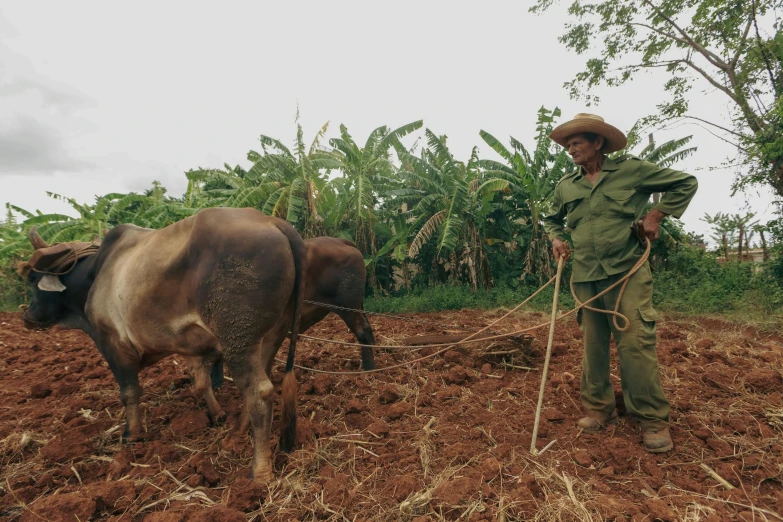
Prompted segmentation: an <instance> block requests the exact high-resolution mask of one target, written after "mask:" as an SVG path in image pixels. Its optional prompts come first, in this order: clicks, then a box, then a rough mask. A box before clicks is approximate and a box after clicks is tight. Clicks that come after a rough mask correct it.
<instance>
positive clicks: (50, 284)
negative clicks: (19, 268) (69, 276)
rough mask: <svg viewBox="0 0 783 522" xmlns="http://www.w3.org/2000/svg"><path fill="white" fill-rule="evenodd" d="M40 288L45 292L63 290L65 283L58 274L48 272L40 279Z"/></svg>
mask: <svg viewBox="0 0 783 522" xmlns="http://www.w3.org/2000/svg"><path fill="white" fill-rule="evenodd" d="M38 288H39V289H41V290H43V291H44V292H62V291H63V290H65V285H64V284H63V283H62V281H60V278H59V277H58V276H56V275H50V274H47V275H45V276H43V277H42V278H41V280H40V281H38Z"/></svg>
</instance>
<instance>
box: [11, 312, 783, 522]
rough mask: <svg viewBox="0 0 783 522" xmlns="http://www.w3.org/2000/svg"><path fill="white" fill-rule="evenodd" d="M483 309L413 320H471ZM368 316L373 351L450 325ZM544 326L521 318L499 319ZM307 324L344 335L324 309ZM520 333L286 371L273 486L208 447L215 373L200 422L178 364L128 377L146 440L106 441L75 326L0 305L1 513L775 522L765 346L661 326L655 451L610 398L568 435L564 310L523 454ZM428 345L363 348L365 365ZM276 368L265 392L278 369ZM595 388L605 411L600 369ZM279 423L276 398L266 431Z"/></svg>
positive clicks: (213, 434) (328, 334)
mask: <svg viewBox="0 0 783 522" xmlns="http://www.w3.org/2000/svg"><path fill="white" fill-rule="evenodd" d="M497 317H499V312H476V311H461V312H449V313H441V314H421V315H419V316H418V318H420V319H428V320H433V321H436V322H438V323H444V322H448V323H459V324H460V325H462V326H464V328H466V329H467V330H470V331H475V330H477V329H478V328H480V327H481V326H484V325H486V324H488V323H489V322H491V321H492V320H494V319H495V318H497ZM370 319H371V322H372V324H373V327H374V329H375V334H376V339H377V340H378V342H379V343H383V344H394V343H395V342H398V341H399V340H401V339H403V338H404V337H408V336H412V335H420V334H454V333H459V332H457V331H448V330H443V329H442V327H427V326H422V325H417V324H411V323H407V322H401V321H397V320H394V319H389V318H377V317H371V318H370ZM542 319H543V320H544V321H545V320H546V318H545V317H544V316H542V315H541V314H524V315H520V316H517V317H515V318H514V320H513V321H511V323H510V324H509V327H510V326H511V325H513V326H514V327H519V326H523V325H532V324H536V323H538V322H541V321H542ZM308 334H310V335H313V336H318V337H325V338H334V339H338V340H344V341H353V338H352V336H351V334H350V332H348V330H347V329H346V328H345V326H344V325H343V323H342V322H341V321H340V320H339V319H338V318H336V317H335V316H330V317H328V318H327V319H326V320H324V321H323V322H322V323H321V324H319V325H317V326H316V327H315V328H313V330H311V331H310V332H308ZM535 334H536V335H537V340H536V341H535V342H534V343H533V345H532V347H531V348H530V349H527V350H526V352H525V354H524V356H519V355H517V356H514V359H513V360H512V361H511V363H512V364H513V365H514V367H512V366H509V365H506V364H503V361H502V360H501V359H500V358H499V357H501V356H498V355H488V354H487V352H492V351H495V352H497V351H504V348H503V346H502V345H501V346H500V347H487V346H483V347H480V346H475V347H473V348H469V349H467V348H459V349H454V350H451V351H450V352H448V353H446V354H444V355H442V356H437V357H435V358H432V359H429V360H427V361H424V362H421V363H418V364H416V365H415V366H414V367H413V368H404V369H401V370H393V371H389V372H381V373H376V374H372V375H358V376H334V375H323V374H314V373H311V372H307V371H301V370H297V378H298V382H299V403H298V436H297V440H298V449H297V450H296V451H295V452H293V453H292V454H290V455H288V456H285V455H277V458H276V465H275V477H276V478H275V480H274V481H273V482H272V483H270V484H269V485H268V486H258V485H254V484H253V483H252V482H250V481H249V480H248V478H247V474H248V472H249V469H250V440H249V438H248V440H247V445H246V447H245V448H244V449H242V450H241V452H240V453H239V454H237V453H233V452H227V451H223V450H220V449H219V446H218V444H217V441H218V439H219V438H221V437H222V436H223V435H224V434H225V433H226V431H227V429H228V427H229V426H230V425H232V424H233V422H234V421H235V419H236V415H237V413H238V407H239V405H240V402H239V399H238V394H237V391H236V388H235V387H234V385H233V383H232V382H231V381H230V380H227V381H226V383H225V384H224V386H223V387H222V388H221V389H220V390H219V391H218V393H217V396H218V399H219V400H220V401H221V403H222V405H223V406H224V408H225V409H226V411H227V412H228V413H229V421H228V423H227V426H217V427H214V426H210V425H209V422H208V418H207V416H206V413H205V411H206V410H205V406H204V404H203V400H202V399H201V398H200V397H199V398H196V397H194V396H193V393H192V390H191V385H190V380H189V377H188V374H187V370H186V367H185V365H184V362H183V361H182V360H181V359H179V358H178V357H170V358H167V359H164V360H163V361H161V362H159V363H158V364H157V365H155V366H153V367H152V368H149V369H146V370H144V371H143V372H142V374H141V384H142V387H143V390H144V395H143V402H142V411H143V422H144V427H145V429H146V438H147V440H146V441H144V442H139V443H135V444H132V445H122V444H121V443H120V442H119V437H120V433H121V432H122V429H123V424H124V419H123V416H124V412H123V408H122V405H121V404H120V402H119V397H118V387H117V384H116V383H115V381H114V378H113V377H112V375H111V373H110V372H109V369H108V367H107V365H106V364H105V362H104V361H103V359H102V357H101V356H100V354H99V353H98V351H97V349H96V348H95V346H94V345H93V343H92V342H91V341H90V340H89V338H88V337H87V336H86V335H83V334H82V333H81V332H78V331H59V330H51V331H47V332H33V331H28V330H26V329H25V328H24V327H23V325H22V322H21V318H20V316H19V314H12V313H5V314H0V371H1V372H2V380H0V520H22V521H39V520H55V521H57V520H68V521H75V520H80V521H82V522H86V521H87V520H116V521H121V520H122V521H141V520H145V521H196V520H214V521H234V520H237V521H239V520H276V521H277V520H279V521H283V520H299V521H304V520H356V521H359V520H389V521H391V520H416V521H426V520H441V519H449V520H452V519H457V518H461V519H463V520H498V519H501V518H502V519H505V520H531V519H537V520H584V519H589V518H592V519H593V520H604V519H609V520H611V519H615V520H628V519H630V520H634V521H641V520H654V519H659V520H716V521H717V520H774V519H779V520H782V519H781V518H780V516H781V514H783V487H782V483H783V377H782V376H783V339H781V338H780V337H779V336H774V335H771V334H765V333H759V332H757V331H756V330H754V329H753V328H749V327H747V326H737V325H732V324H729V323H725V322H722V321H720V320H717V319H707V318H704V319H681V320H672V319H669V320H664V321H661V322H660V324H659V358H660V363H661V377H662V381H663V383H664V387H665V389H666V392H667V394H668V397H669V399H670V400H671V402H672V406H673V408H672V421H673V426H672V436H673V439H674V443H675V449H674V451H673V452H671V453H668V454H663V455H657V456H656V455H650V454H647V453H646V452H644V451H643V449H642V447H641V435H640V431H639V428H638V427H637V426H635V425H634V423H632V422H631V421H630V420H629V419H628V418H627V417H625V416H624V415H623V411H622V407H621V421H620V424H619V426H617V427H616V428H613V429H610V430H608V431H607V432H605V433H601V434H598V435H588V434H585V433H580V432H579V431H578V430H577V429H576V427H575V421H576V420H577V419H578V418H579V416H580V410H579V407H578V404H579V376H580V375H581V370H580V360H581V334H580V332H579V330H578V328H577V326H576V324H575V321H573V320H572V319H568V320H565V321H564V322H563V323H562V324H560V325H559V326H558V328H557V330H556V339H555V350H554V353H555V356H554V357H553V359H552V364H551V366H550V370H549V376H548V385H547V387H546V396H545V408H544V413H543V415H542V421H541V425H540V430H539V436H538V448H539V449H540V448H544V447H545V446H547V445H548V444H549V443H550V442H551V441H556V442H554V444H553V445H552V446H551V447H550V448H549V449H548V450H547V451H546V452H545V453H544V454H542V455H540V456H537V457H533V456H531V455H530V453H529V447H530V440H531V432H532V429H533V420H534V412H535V406H536V401H537V397H538V389H539V384H540V375H541V374H540V368H541V367H542V365H543V351H544V347H545V344H546V334H547V332H546V329H542V330H539V331H537V332H535ZM299 346H300V348H299V351H298V354H297V361H298V363H300V364H302V365H304V366H312V367H315V368H318V369H322V370H357V369H358V368H359V351H358V349H354V348H351V347H340V346H335V345H327V344H324V343H320V342H314V341H305V340H303V341H302V342H301V344H300V345H299ZM286 347H287V343H286V344H284V345H283V348H282V351H284V350H286ZM431 352H432V350H431V349H430V351H428V350H427V349H424V350H423V351H410V350H394V351H391V350H390V351H379V352H378V353H377V355H376V362H377V365H378V366H379V367H383V366H387V365H390V364H394V363H397V362H401V361H405V360H410V359H412V358H414V357H417V356H419V355H421V354H422V353H423V354H427V353H431ZM523 367H525V368H533V370H527V369H523ZM274 380H275V385H276V387H277V388H278V389H279V385H280V375H279V374H276V375H275V376H274ZM612 380H613V381H614V384H615V388H616V390H617V394H618V398H620V399H619V402H620V403H622V399H621V395H620V381H619V369H618V368H617V366H616V365H615V366H613V371H612ZM620 406H621V404H620ZM278 417H279V401H278V402H277V403H276V412H275V423H274V424H273V434H272V435H273V440H275V441H276V440H277V437H278V436H279V421H278ZM275 444H276V443H275ZM702 465H704V466H707V467H702ZM710 470H711V471H713V472H714V473H716V474H717V475H719V476H720V477H722V478H723V479H725V480H726V481H728V483H729V484H731V485H733V486H734V489H727V488H725V487H724V486H722V485H720V484H719V483H718V482H717V481H716V480H715V478H713V477H712V476H710V474H709V473H708V472H709V471H710Z"/></svg>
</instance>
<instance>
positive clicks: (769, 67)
mask: <svg viewBox="0 0 783 522" xmlns="http://www.w3.org/2000/svg"><path fill="white" fill-rule="evenodd" d="M751 16H752V19H753V25H754V26H755V28H756V43H757V44H758V46H759V52H760V53H761V58H762V59H763V60H764V66H765V68H766V69H767V74H769V82H770V83H771V84H772V89H773V91H775V97H778V96H780V95H781V94H783V88H781V86H779V85H778V84H777V82H775V74H774V73H773V71H772V64H771V63H770V62H769V56H768V55H767V49H765V46H764V44H763V41H762V40H761V34H760V33H759V24H758V21H757V19H756V0H753V13H752V14H751Z"/></svg>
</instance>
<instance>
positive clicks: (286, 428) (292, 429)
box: [280, 223, 307, 453]
mask: <svg viewBox="0 0 783 522" xmlns="http://www.w3.org/2000/svg"><path fill="white" fill-rule="evenodd" d="M280 231H281V232H283V234H285V235H286V237H287V238H288V242H289V243H290V245H291V251H292V253H293V254H294V269H295V273H296V277H295V279H294V313H293V320H292V323H291V340H290V342H289V344H288V358H287V359H286V362H285V375H284V376H283V394H282V395H283V413H282V424H283V426H282V432H281V434H280V449H282V450H283V451H284V452H286V453H289V452H290V451H291V450H292V449H293V447H294V442H295V441H296V392H297V390H296V388H297V386H296V375H295V374H294V360H295V356H296V340H297V339H298V337H299V322H300V319H301V315H302V305H303V301H304V281H305V270H306V268H307V267H306V264H307V251H306V250H305V244H304V241H303V240H302V237H301V236H300V235H299V233H298V232H297V231H296V229H294V227H292V226H291V225H290V224H288V223H285V224H284V225H282V226H281V227H280Z"/></svg>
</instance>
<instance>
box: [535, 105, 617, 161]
mask: <svg viewBox="0 0 783 522" xmlns="http://www.w3.org/2000/svg"><path fill="white" fill-rule="evenodd" d="M580 132H592V133H594V134H598V135H600V136H603V137H604V139H605V140H606V145H605V147H604V153H606V154H609V153H611V152H616V151H618V150H623V149H624V148H625V146H626V145H627V144H628V138H626V137H625V134H623V133H622V131H620V130H619V129H618V128H617V127H614V126H612V125H609V124H608V123H606V122H605V121H604V119H603V118H602V117H600V116H596V115H595V114H586V113H580V114H577V115H576V116H574V119H573V120H571V121H567V122H565V123H562V124H560V125H558V126H557V127H556V128H555V130H553V131H552V134H550V135H549V137H550V138H552V140H553V141H554V142H555V143H557V144H558V145H562V146H563V147H565V146H566V140H567V139H568V138H570V137H571V136H573V135H574V134H579V133H580Z"/></svg>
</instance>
